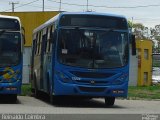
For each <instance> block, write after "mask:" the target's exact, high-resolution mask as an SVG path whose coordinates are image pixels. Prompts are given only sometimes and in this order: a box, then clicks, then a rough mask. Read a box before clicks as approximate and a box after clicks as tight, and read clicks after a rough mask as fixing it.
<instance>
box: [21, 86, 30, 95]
mask: <svg viewBox="0 0 160 120" xmlns="http://www.w3.org/2000/svg"><path fill="white" fill-rule="evenodd" d="M21 96H31V84H25V85H22V93H21Z"/></svg>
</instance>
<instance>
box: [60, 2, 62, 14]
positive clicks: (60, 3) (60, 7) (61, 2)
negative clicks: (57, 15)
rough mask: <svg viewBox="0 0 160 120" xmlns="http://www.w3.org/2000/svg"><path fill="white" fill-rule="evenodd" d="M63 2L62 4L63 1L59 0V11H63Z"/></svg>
mask: <svg viewBox="0 0 160 120" xmlns="http://www.w3.org/2000/svg"><path fill="white" fill-rule="evenodd" d="M61 4H62V1H61V0H60V2H59V12H60V11H61Z"/></svg>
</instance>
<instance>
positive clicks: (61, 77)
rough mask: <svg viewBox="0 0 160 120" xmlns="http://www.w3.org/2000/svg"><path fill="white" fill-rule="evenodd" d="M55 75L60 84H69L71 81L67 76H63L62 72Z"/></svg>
mask: <svg viewBox="0 0 160 120" xmlns="http://www.w3.org/2000/svg"><path fill="white" fill-rule="evenodd" d="M56 73H57V76H58V78H59V79H60V80H61V81H62V82H64V83H70V82H72V81H71V79H70V78H69V77H68V76H67V75H65V74H64V73H62V72H56Z"/></svg>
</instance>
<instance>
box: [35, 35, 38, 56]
mask: <svg viewBox="0 0 160 120" xmlns="http://www.w3.org/2000/svg"><path fill="white" fill-rule="evenodd" d="M37 42H38V33H36V39H35V55H37V48H38V46H37Z"/></svg>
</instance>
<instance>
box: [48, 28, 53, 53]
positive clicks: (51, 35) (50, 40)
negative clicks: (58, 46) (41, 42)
mask: <svg viewBox="0 0 160 120" xmlns="http://www.w3.org/2000/svg"><path fill="white" fill-rule="evenodd" d="M53 33H54V25H52V26H51V30H50V39H49V45H50V49H49V51H50V52H52V45H53V44H54V41H53V40H54V39H53V37H54V36H53Z"/></svg>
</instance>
